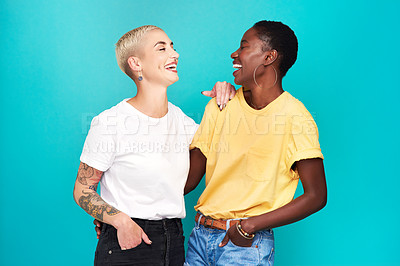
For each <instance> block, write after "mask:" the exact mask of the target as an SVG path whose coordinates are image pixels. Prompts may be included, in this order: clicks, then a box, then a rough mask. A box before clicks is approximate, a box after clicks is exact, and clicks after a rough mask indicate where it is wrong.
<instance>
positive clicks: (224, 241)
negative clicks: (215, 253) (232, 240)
mask: <svg viewBox="0 0 400 266" xmlns="http://www.w3.org/2000/svg"><path fill="white" fill-rule="evenodd" d="M228 241H229V236H228V233H226V234H225V236H224V239H222V241H221V243H219V245H218V246H219V247H223V246H225V245H226V244H228Z"/></svg>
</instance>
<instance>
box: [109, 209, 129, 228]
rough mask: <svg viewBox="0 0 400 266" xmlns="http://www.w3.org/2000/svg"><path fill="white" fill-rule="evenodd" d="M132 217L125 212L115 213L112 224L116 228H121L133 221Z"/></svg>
mask: <svg viewBox="0 0 400 266" xmlns="http://www.w3.org/2000/svg"><path fill="white" fill-rule="evenodd" d="M131 221H132V219H131V217H129V216H128V215H126V214H125V213H122V212H121V213H118V214H117V215H115V216H114V217H113V219H112V221H111V223H110V224H111V225H112V226H114V227H115V229H117V230H118V229H119V228H121V227H123V226H125V225H126V224H128V223H129V222H131Z"/></svg>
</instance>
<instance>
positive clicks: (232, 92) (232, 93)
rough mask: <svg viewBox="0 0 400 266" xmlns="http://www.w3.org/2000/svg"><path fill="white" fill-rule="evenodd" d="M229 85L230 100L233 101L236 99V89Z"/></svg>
mask: <svg viewBox="0 0 400 266" xmlns="http://www.w3.org/2000/svg"><path fill="white" fill-rule="evenodd" d="M229 85H230V94H229V100H232V99H233V97H235V95H236V88H235V87H234V86H233V85H232V84H229Z"/></svg>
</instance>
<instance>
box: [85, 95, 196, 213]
mask: <svg viewBox="0 0 400 266" xmlns="http://www.w3.org/2000/svg"><path fill="white" fill-rule="evenodd" d="M126 101H127V99H125V100H123V101H122V102H120V103H119V104H117V105H116V106H114V107H112V108H110V109H108V110H105V111H104V112H102V113H100V114H99V115H98V116H96V117H95V118H93V120H92V123H91V126H90V130H89V133H88V136H87V137H86V141H85V145H84V147H83V151H82V155H81V157H80V160H81V162H83V163H86V164H87V165H89V166H91V167H93V168H95V169H98V170H100V171H103V172H104V174H103V177H102V178H101V181H100V184H101V197H102V198H103V199H104V200H105V201H106V202H107V203H108V204H110V205H112V206H114V207H115V208H117V209H118V210H120V211H122V212H124V213H126V214H127V215H129V216H130V217H134V218H141V219H149V220H160V219H163V218H184V217H185V215H186V212H185V203H184V199H183V189H184V186H185V183H186V179H187V176H188V172H189V145H190V143H191V141H192V138H193V136H194V133H195V132H196V130H197V128H198V125H197V124H196V123H195V122H194V121H193V119H191V118H189V117H188V116H186V115H185V114H184V113H183V112H182V110H181V109H179V108H178V107H177V106H175V105H173V104H172V103H168V113H167V114H166V115H165V116H164V117H162V118H152V117H149V116H147V115H145V114H143V113H141V112H140V111H138V110H137V109H135V108H134V107H133V106H132V105H130V104H129V103H127V102H126Z"/></svg>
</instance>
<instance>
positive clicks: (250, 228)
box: [241, 218, 256, 234]
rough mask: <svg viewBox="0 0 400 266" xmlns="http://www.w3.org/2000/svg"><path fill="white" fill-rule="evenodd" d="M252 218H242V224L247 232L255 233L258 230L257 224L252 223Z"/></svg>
mask: <svg viewBox="0 0 400 266" xmlns="http://www.w3.org/2000/svg"><path fill="white" fill-rule="evenodd" d="M250 219H251V218H249V219H245V220H242V222H241V226H242V229H243V231H245V232H246V233H248V234H254V233H255V232H256V229H255V225H254V224H253V223H252V221H251V220H250Z"/></svg>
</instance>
